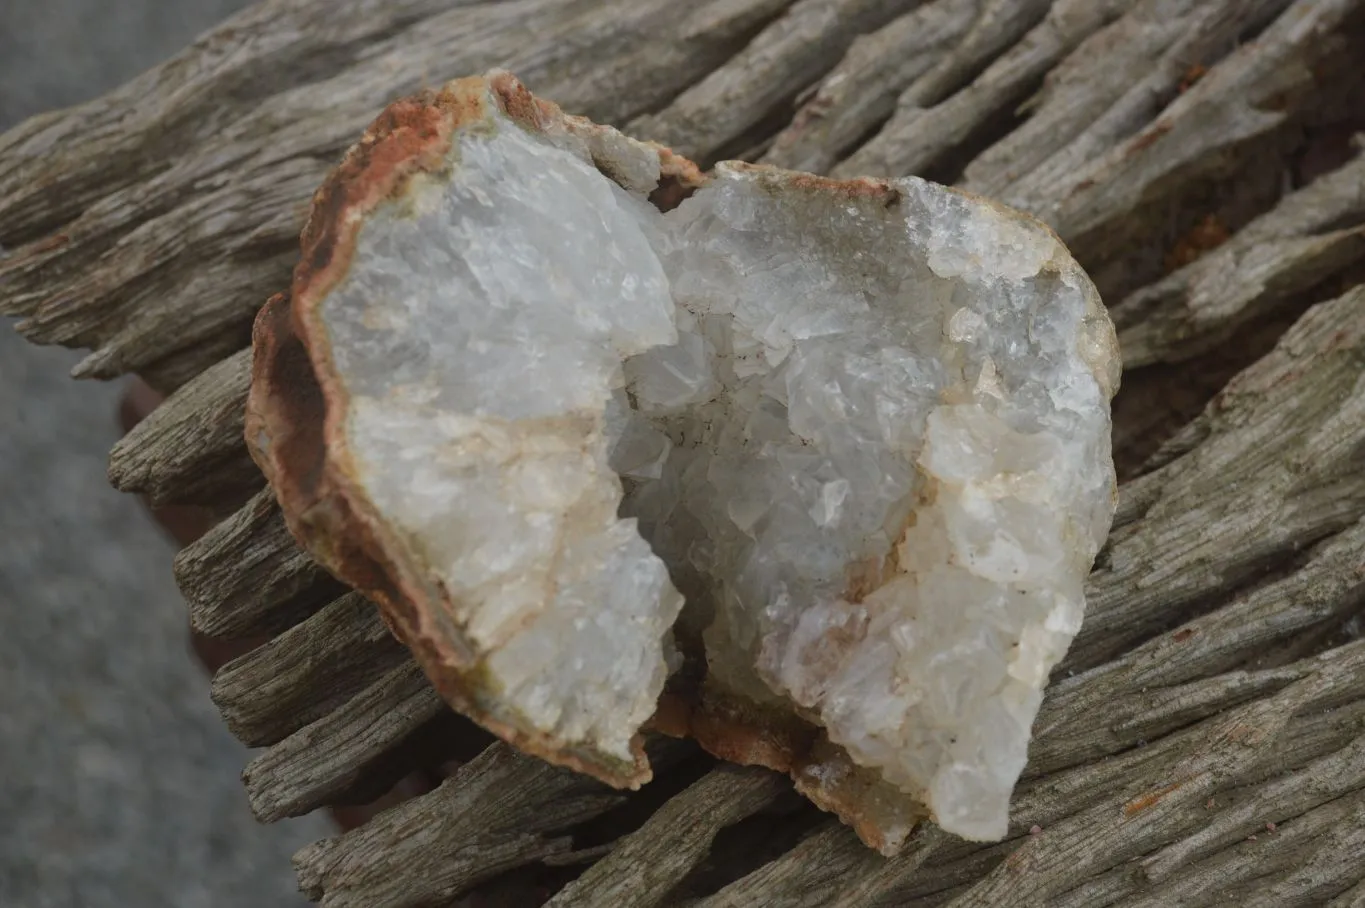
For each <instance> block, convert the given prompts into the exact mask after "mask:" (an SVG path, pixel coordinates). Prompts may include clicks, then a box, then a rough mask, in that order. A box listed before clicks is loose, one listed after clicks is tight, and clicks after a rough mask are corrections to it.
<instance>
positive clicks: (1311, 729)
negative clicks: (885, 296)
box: [0, 0, 1365, 908]
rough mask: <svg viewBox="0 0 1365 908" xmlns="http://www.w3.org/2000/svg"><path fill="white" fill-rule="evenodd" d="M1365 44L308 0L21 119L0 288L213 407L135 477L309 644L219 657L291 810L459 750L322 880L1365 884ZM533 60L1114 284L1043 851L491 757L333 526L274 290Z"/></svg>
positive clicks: (1345, 1)
mask: <svg viewBox="0 0 1365 908" xmlns="http://www.w3.org/2000/svg"><path fill="white" fill-rule="evenodd" d="M1363 58H1365V0H923V2H920V0H798V2H794V3H793V2H788V0H709V2H702V3H697V4H679V3H676V2H671V0H503V2H496V0H492V2H473V0H383V2H380V0H350V2H346V3H334V2H332V0H268V2H265V3H262V4H260V5H258V6H256V7H254V8H252V9H250V10H248V11H246V12H244V13H242V14H241V15H239V16H237V17H236V18H235V19H233V20H232V21H230V22H229V23H227V24H225V25H224V26H223V27H222V28H220V29H218V30H216V31H214V32H212V33H210V34H209V35H206V36H205V37H204V38H202V39H201V40H200V41H199V42H197V43H196V44H195V45H194V46H193V47H191V48H189V49H188V50H187V51H185V52H184V53H183V54H182V55H181V56H180V57H178V58H176V59H175V60H173V61H171V62H169V63H167V64H165V65H164V66H162V67H161V68H159V69H157V70H154V71H153V72H151V73H148V74H147V75H145V76H143V77H141V78H140V79H138V80H136V81H134V82H132V83H130V84H129V85H127V86H125V87H123V88H121V89H119V90H118V91H116V92H114V93H112V94H110V95H108V96H106V97H104V98H102V99H99V100H97V101H94V102H92V103H90V104H87V105H84V106H82V107H79V108H75V109H72V110H68V111H61V112H57V113H53V114H48V115H44V116H41V117H37V118H35V119H33V120H31V121H29V122H27V123H25V124H23V125H21V126H19V127H18V128H17V129H15V130H14V131H12V132H10V133H9V134H7V135H5V136H3V137H0V245H3V246H4V247H5V248H7V249H9V250H11V251H10V254H9V255H8V256H7V257H5V258H0V311H2V312H5V313H8V314H14V315H19V316H22V317H23V321H21V323H20V330H21V331H23V332H24V333H25V334H26V335H27V336H28V337H29V338H31V339H32V340H34V341H35V342H38V343H62V344H67V345H70V346H78V347H84V348H86V349H88V350H90V351H91V352H90V354H89V356H88V357H87V358H86V359H85V360H84V361H83V362H82V363H81V364H80V365H79V366H78V367H77V369H76V374H77V375H78V376H81V377H97V378H109V377H114V376H117V375H120V374H124V373H128V372H137V373H140V374H142V375H144V376H145V377H147V378H148V379H149V380H150V381H152V382H153V383H154V384H155V385H157V386H159V387H160V388H161V389H162V390H165V391H169V392H173V393H171V395H170V397H169V398H168V399H167V400H166V402H165V403H164V404H162V406H161V407H160V408H159V409H158V410H157V411H156V412H155V413H154V414H153V415H152V416H151V417H150V418H149V419H148V420H146V421H145V422H144V423H143V424H141V425H140V426H139V427H138V428H137V429H136V430H134V432H132V433H131V434H130V435H129V436H127V437H126V438H125V439H124V440H123V441H122V442H120V443H119V444H118V446H117V447H116V448H115V450H114V453H113V456H112V457H111V462H110V477H111V480H112V481H113V482H114V483H115V485H117V486H118V487H119V488H122V489H124V490H127V491H130V492H138V493H142V494H145V495H147V496H148V497H149V498H150V499H151V500H152V501H153V502H154V503H156V504H194V505H201V506H204V507H206V508H208V509H210V510H212V511H213V512H214V513H217V514H220V515H222V517H223V519H222V521H221V523H220V524H219V525H218V526H217V527H216V528H215V529H214V530H212V531H211V532H210V533H209V534H208V535H207V536H205V537H203V538H202V539H201V540H199V541H198V542H197V543H195V544H193V545H192V546H190V547H189V548H187V549H186V550H185V551H184V552H182V554H181V556H180V557H179V559H178V560H177V564H176V574H177V578H178V580H179V582H180V584H181V587H182V589H183V591H184V593H185V595H186V598H187V600H188V601H189V603H190V610H191V616H192V620H193V623H194V626H195V627H196V628H197V629H199V630H201V631H203V632H205V633H208V634H210V635H214V636H219V637H232V638H253V637H259V636H266V637H272V636H273V639H272V640H271V641H270V642H269V643H268V644H266V645H264V646H262V647H260V648H258V649H256V650H255V651H253V652H251V653H250V654H248V655H246V656H243V657H241V658H240V659H238V660H237V661H235V662H233V663H231V664H229V665H228V666H226V667H225V668H224V669H223V670H222V671H221V672H220V673H219V674H218V676H217V678H216V679H215V681H214V686H213V696H214V699H215V701H216V702H217V703H218V704H219V706H220V707H221V709H222V710H223V713H224V716H225V719H226V721H227V722H228V724H229V727H230V728H232V730H233V731H234V732H235V733H236V734H237V735H238V737H240V738H241V739H242V740H243V741H245V742H246V743H248V744H250V745H252V746H256V747H262V748H264V749H263V750H262V751H261V752H260V754H259V755H258V756H257V757H256V758H255V759H254V760H253V761H252V763H251V765H250V766H249V767H248V768H247V771H246V773H245V780H246V785H247V789H248V793H249V795H250V798H251V803H252V806H253V808H254V809H255V810H256V812H257V815H258V816H260V817H261V818H262V819H264V820H271V819H276V818H280V817H284V816H292V815H297V814H301V813H306V812H308V811H311V810H314V809H316V808H319V807H322V806H325V805H332V804H347V803H357V802H360V801H363V800H365V799H367V798H371V797H374V796H376V795H378V794H380V793H381V792H383V791H384V790H385V789H386V788H387V787H388V786H390V785H392V784H393V783H394V782H395V781H397V780H398V779H400V778H402V777H403V776H405V775H406V774H408V773H410V772H412V771H414V770H419V771H423V772H426V773H428V774H436V775H446V776H448V778H447V779H446V781H445V782H444V783H442V784H440V785H439V786H438V787H436V788H434V789H433V790H431V791H429V792H428V793H426V794H422V795H420V796H418V797H416V798H413V799H411V800H409V801H407V802H405V803H403V804H402V805H400V806H398V807H395V808H392V809H390V810H389V811H387V812H386V813H383V814H381V815H379V816H378V817H377V818H376V819H374V820H372V821H371V822H370V823H368V824H367V825H366V826H364V827H362V828H360V829H357V830H355V831H352V832H349V833H346V834H344V835H340V836H338V837H335V838H332V839H328V840H326V841H323V842H320V843H317V844H315V845H313V846H310V847H309V848H306V849H304V850H303V851H302V852H300V854H299V855H298V856H297V857H296V865H297V868H298V871H299V877H300V881H301V884H302V886H303V888H304V890H305V891H306V892H307V893H308V894H309V895H310V897H312V898H314V899H317V900H320V901H321V902H322V903H323V904H325V905H331V906H360V905H364V906H374V908H385V906H427V905H438V904H463V905H471V906H472V905H489V904H506V905H531V904H541V903H545V902H547V901H548V903H549V904H552V905H555V906H558V908H583V906H616V905H632V906H633V905H642V906H643V905H660V906H671V905H690V906H706V908H720V906H757V905H762V906H793V908H794V906H825V905H837V906H847V908H853V906H859V908H861V906H883V905H884V906H905V905H911V906H918V905H925V906H929V905H952V906H954V908H966V906H987V905H1000V904H1022V905H1047V906H1076V908H1082V906H1084V908H1088V906H1104V905H1126V906H1139V905H1140V906H1151V908H1157V906H1169V905H1177V904H1178V905H1182V906H1196V905H1231V904H1235V905H1257V906H1259V905H1265V906H1271V905H1274V906H1283V905H1305V906H1308V905H1332V906H1342V908H1344V906H1348V905H1349V906H1359V905H1365V860H1362V856H1365V642H1360V641H1358V640H1357V637H1359V636H1360V631H1361V621H1362V609H1365V287H1362V286H1360V285H1361V284H1362V281H1365V267H1362V262H1365V163H1362V159H1357V158H1355V148H1354V146H1353V144H1352V135H1353V132H1354V131H1355V130H1357V129H1365V70H1362V68H1361V66H1360V60H1361V59H1363ZM494 65H502V66H506V67H507V68H510V69H512V70H513V71H514V72H516V73H517V74H518V75H519V76H520V77H521V78H522V79H523V80H524V81H525V82H526V83H527V84H528V86H529V87H530V88H531V89H532V90H533V91H535V92H536V93H537V94H539V95H541V96H543V97H547V98H551V99H554V100H556V101H558V102H559V103H561V104H562V105H563V106H564V107H565V108H566V109H567V110H570V111H572V112H576V113H582V114H586V115H588V116H590V117H593V118H594V119H597V120H600V121H603V122H610V123H614V124H617V125H621V126H623V127H624V128H625V129H627V130H628V131H630V132H632V133H634V134H636V135H638V136H640V137H642V138H652V139H658V140H661V141H665V142H669V143H671V144H673V145H675V146H676V147H677V148H678V149H679V150H680V151H682V152H683V153H685V154H688V155H690V156H693V157H695V158H698V159H700V160H703V161H707V162H709V161H714V160H716V159H719V158H722V157H726V156H737V155H738V156H744V157H748V158H751V159H756V160H763V161H766V162H769V163H773V164H778V165H781V166H792V167H799V168H804V169H811V170H816V171H821V172H833V173H836V174H840V175H850V174H855V173H858V172H864V171H867V172H876V173H878V174H882V175H897V174H902V173H909V172H915V173H920V174H923V175H926V176H930V177H933V178H937V179H941V180H945V181H950V182H956V183H959V184H961V185H963V186H964V187H966V188H968V189H971V190H974V191H979V192H984V193H987V194H990V195H993V196H996V197H999V198H1001V199H1003V200H1005V201H1007V202H1010V203H1012V204H1015V205H1018V206H1020V207H1023V208H1025V209H1028V210H1030V211H1033V212H1034V213H1035V214H1037V215H1039V216H1040V217H1042V218H1044V219H1045V220H1047V221H1049V222H1050V223H1051V224H1052V225H1053V226H1054V227H1055V228H1056V229H1057V230H1058V232H1059V233H1060V234H1061V235H1062V237H1063V239H1065V240H1066V241H1067V242H1068V244H1069V245H1070V246H1071V247H1072V248H1073V250H1074V251H1075V252H1076V254H1077V256H1078V258H1079V259H1080V260H1081V262H1082V263H1083V264H1084V265H1085V266H1086V267H1087V268H1088V269H1089V270H1090V271H1091V273H1092V274H1093V275H1094V277H1095V278H1096V281H1097V283H1098V284H1099V286H1100V288H1101V291H1102V293H1103V294H1104V296H1105V298H1106V300H1107V301H1108V302H1109V304H1110V308H1111V312H1112V314H1113V317H1114V320H1115V323H1116V325H1117V326H1118V328H1119V334H1120V340H1121V346H1122V347H1123V350H1124V354H1125V359H1126V367H1127V369H1128V371H1127V373H1126V374H1125V377H1124V383H1125V387H1124V389H1123V390H1122V391H1121V392H1120V395H1119V398H1118V399H1117V401H1116V404H1115V451H1116V459H1117V460H1118V462H1119V464H1120V468H1121V471H1122V474H1123V476H1124V480H1125V481H1124V483H1123V485H1122V488H1121V491H1120V507H1119V515H1118V519H1117V520H1116V524H1115V529H1114V532H1113V534H1112V537H1111V540H1110V542H1109V544H1108V545H1107V546H1106V548H1105V550H1104V552H1102V553H1101V556H1100V559H1099V562H1098V563H1097V565H1096V568H1095V571H1094V573H1093V575H1092V577H1091V580H1090V584H1089V602H1090V606H1089V612H1088V615H1087V618H1086V624H1085V627H1084V629H1083V631H1082V633H1081V636H1080V637H1079V638H1078V639H1077V640H1076V643H1075V645H1074V646H1073V648H1072V650H1071V653H1070V654H1069V656H1068V658H1067V661H1066V663H1065V664H1064V665H1063V666H1062V667H1061V668H1060V669H1059V670H1058V672H1057V673H1056V675H1055V676H1054V679H1053V684H1052V686H1051V688H1050V689H1049V691H1048V695H1047V698H1046V701H1045V703H1044V707H1043V711H1042V713H1041V715H1040V716H1039V719H1038V722H1037V725H1036V727H1035V741H1034V744H1033V747H1032V750H1031V762H1030V765H1029V768H1028V769H1027V771H1026V774H1025V778H1024V780H1023V781H1022V782H1021V784H1020V787H1019V789H1018V791H1017V792H1016V796H1015V800H1014V805H1013V825H1012V827H1011V831H1010V834H1009V838H1008V839H1007V841H1005V842H1002V843H999V844H995V845H986V846H983V845H975V844H971V843H966V842H962V841H960V840H957V839H954V838H952V837H950V836H947V835H944V834H942V833H941V832H939V831H938V830H937V829H935V828H934V827H932V826H927V827H924V828H923V829H921V830H920V831H918V832H917V833H916V834H915V835H914V837H913V838H912V840H911V841H910V843H909V844H908V845H907V847H906V849H905V851H904V852H903V853H902V854H901V855H900V856H898V857H896V858H892V859H885V858H882V857H880V856H878V855H877V854H875V853H873V852H871V851H870V850H868V849H867V848H865V847H864V846H862V845H861V844H860V843H859V842H858V841H857V839H856V837H855V836H854V835H853V834H852V833H851V832H850V831H849V830H848V829H846V828H845V827H843V826H842V825H840V824H839V823H838V822H837V821H835V820H833V819H832V818H830V817H829V816H827V815H825V814H821V813H820V812H818V811H817V810H815V809H814V808H813V807H811V806H809V805H807V804H805V803H804V802H803V801H801V800H800V799H799V798H797V797H796V796H794V795H793V794H792V793H791V792H790V790H789V788H790V786H789V785H788V783H786V782H784V781H783V780H781V779H779V778H778V777H776V776H774V775H772V774H770V773H767V772H764V771H760V770H756V769H743V768H737V767H731V766H723V765H717V764H715V763H714V761H711V760H709V758H705V757H702V756H700V755H698V754H696V753H695V752H694V751H692V750H690V749H688V748H686V747H685V746H681V745H677V744H671V743H669V742H663V741H661V742H655V743H654V745H652V746H653V747H655V749H656V750H658V751H659V756H658V758H657V759H656V765H657V766H658V767H659V771H658V778H657V779H656V781H655V782H653V783H652V784H650V785H649V786H646V787H645V788H644V789H643V790H641V791H640V792H637V793H630V794H626V793H622V792H616V791H612V790H610V789H607V788H605V787H603V786H601V785H600V784H598V783H595V782H593V781H591V780H588V779H585V778H583V777H581V776H577V775H574V774H572V773H569V772H566V771H564V770H560V769H556V768H553V767H550V766H548V765H545V764H543V763H540V762H538V761H536V760H533V759H529V758H526V757H523V756H521V755H519V754H516V753H514V752H512V751H511V750H509V749H508V748H507V747H505V746H504V745H501V744H490V743H489V739H488V738H487V736H485V735H483V734H482V733H481V732H479V731H478V730H477V729H474V728H472V727H471V726H469V725H468V724H467V723H463V722H461V721H459V720H458V718H457V717H455V716H453V715H452V714H451V713H450V712H449V710H448V709H446V707H445V706H444V705H443V704H442V703H441V701H440V700H439V699H438V698H437V697H436V696H435V694H434V693H433V692H432V691H431V689H430V687H429V686H428V685H427V683H426V681H425V679H424V678H423V676H422V675H421V673H420V672H419V671H418V670H417V669H416V667H415V665H414V664H413V663H412V661H411V659H410V658H409V657H408V655H407V654H406V652H405V651H404V650H403V649H402V648H401V647H399V646H398V645H397V644H396V643H395V642H394V641H393V639H392V638H391V637H390V636H389V635H388V633H387V630H386V628H385V627H384V626H383V624H382V622H381V621H380V620H379V618H378V616H377V615H376V613H375V612H374V610H373V609H372V608H371V607H370V606H369V604H368V603H366V602H365V601H364V600H363V599H361V598H360V597H359V596H357V595H356V594H354V593H349V592H347V591H346V590H345V589H344V588H343V587H342V586H341V585H340V584H338V583H336V581H334V580H332V579H331V578H330V577H328V576H326V575H325V574H324V573H323V572H322V571H321V570H320V569H318V568H317V566H316V565H314V564H313V563H312V562H311V561H310V560H309V559H308V558H307V556H305V555H304V554H303V553H302V552H300V551H299V550H298V549H297V548H296V546H295V545H294V543H293V541H292V539H291V538H290V537H289V535H288V533H287V532H286V531H285V529H284V526H283V522H282V521H281V519H280V516H279V513H278V510H277V508H276V507H275V505H274V503H273V499H272V498H271V495H270V493H269V491H268V490H264V489H263V481H262V480H261V478H260V476H259V475H258V474H257V473H256V472H255V471H254V469H253V468H252V467H251V464H250V461H249V459H248V458H247V457H246V454H245V449H244V446H243V442H242V408H243V402H244V397H245V392H246V383H247V377H246V362H247V354H246V353H245V352H244V347H245V345H246V344H247V342H248V339H249V333H248V329H249V325H250V320H251V318H252V315H253V313H254V312H255V311H256V309H257V308H258V307H259V306H260V304H261V303H262V302H263V301H264V300H265V299H266V297H267V296H268V295H269V294H271V293H272V292H274V291H276V290H278V289H280V288H282V287H284V286H285V285H286V284H287V281H288V277H289V272H290V269H291V267H292V264H293V260H294V257H295V256H296V255H297V235H298V231H299V228H300V219H301V217H302V215H303V212H304V211H305V209H306V203H307V200H308V197H309V195H310V194H311V192H312V190H313V188H314V187H315V186H316V185H317V184H318V183H319V182H320V180H321V178H322V176H323V175H324V173H325V172H326V171H327V169H328V168H329V167H330V166H331V165H332V164H333V163H334V162H335V160H336V159H337V157H338V155H339V153H340V152H341V150H342V149H344V147H345V146H346V145H347V144H348V143H349V142H350V141H351V140H352V139H354V138H355V137H356V136H358V135H359V133H360V131H361V130H362V128H363V127H364V125H365V124H366V122H367V121H368V120H369V119H370V118H372V117H373V116H374V115H375V114H376V113H377V112H378V110H379V109H380V108H381V107H382V106H383V105H384V104H385V103H386V102H387V101H389V100H391V99H393V98H394V97H397V96H400V95H402V94H405V93H409V92H411V91H413V90H415V89H418V88H420V87H422V86H424V85H430V84H433V83H438V82H440V81H443V80H445V79H448V78H452V77H455V76H459V75H464V74H468V73H474V72H479V71H482V70H485V69H487V68H489V67H491V66H494ZM480 749H482V753H479V751H480Z"/></svg>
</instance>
